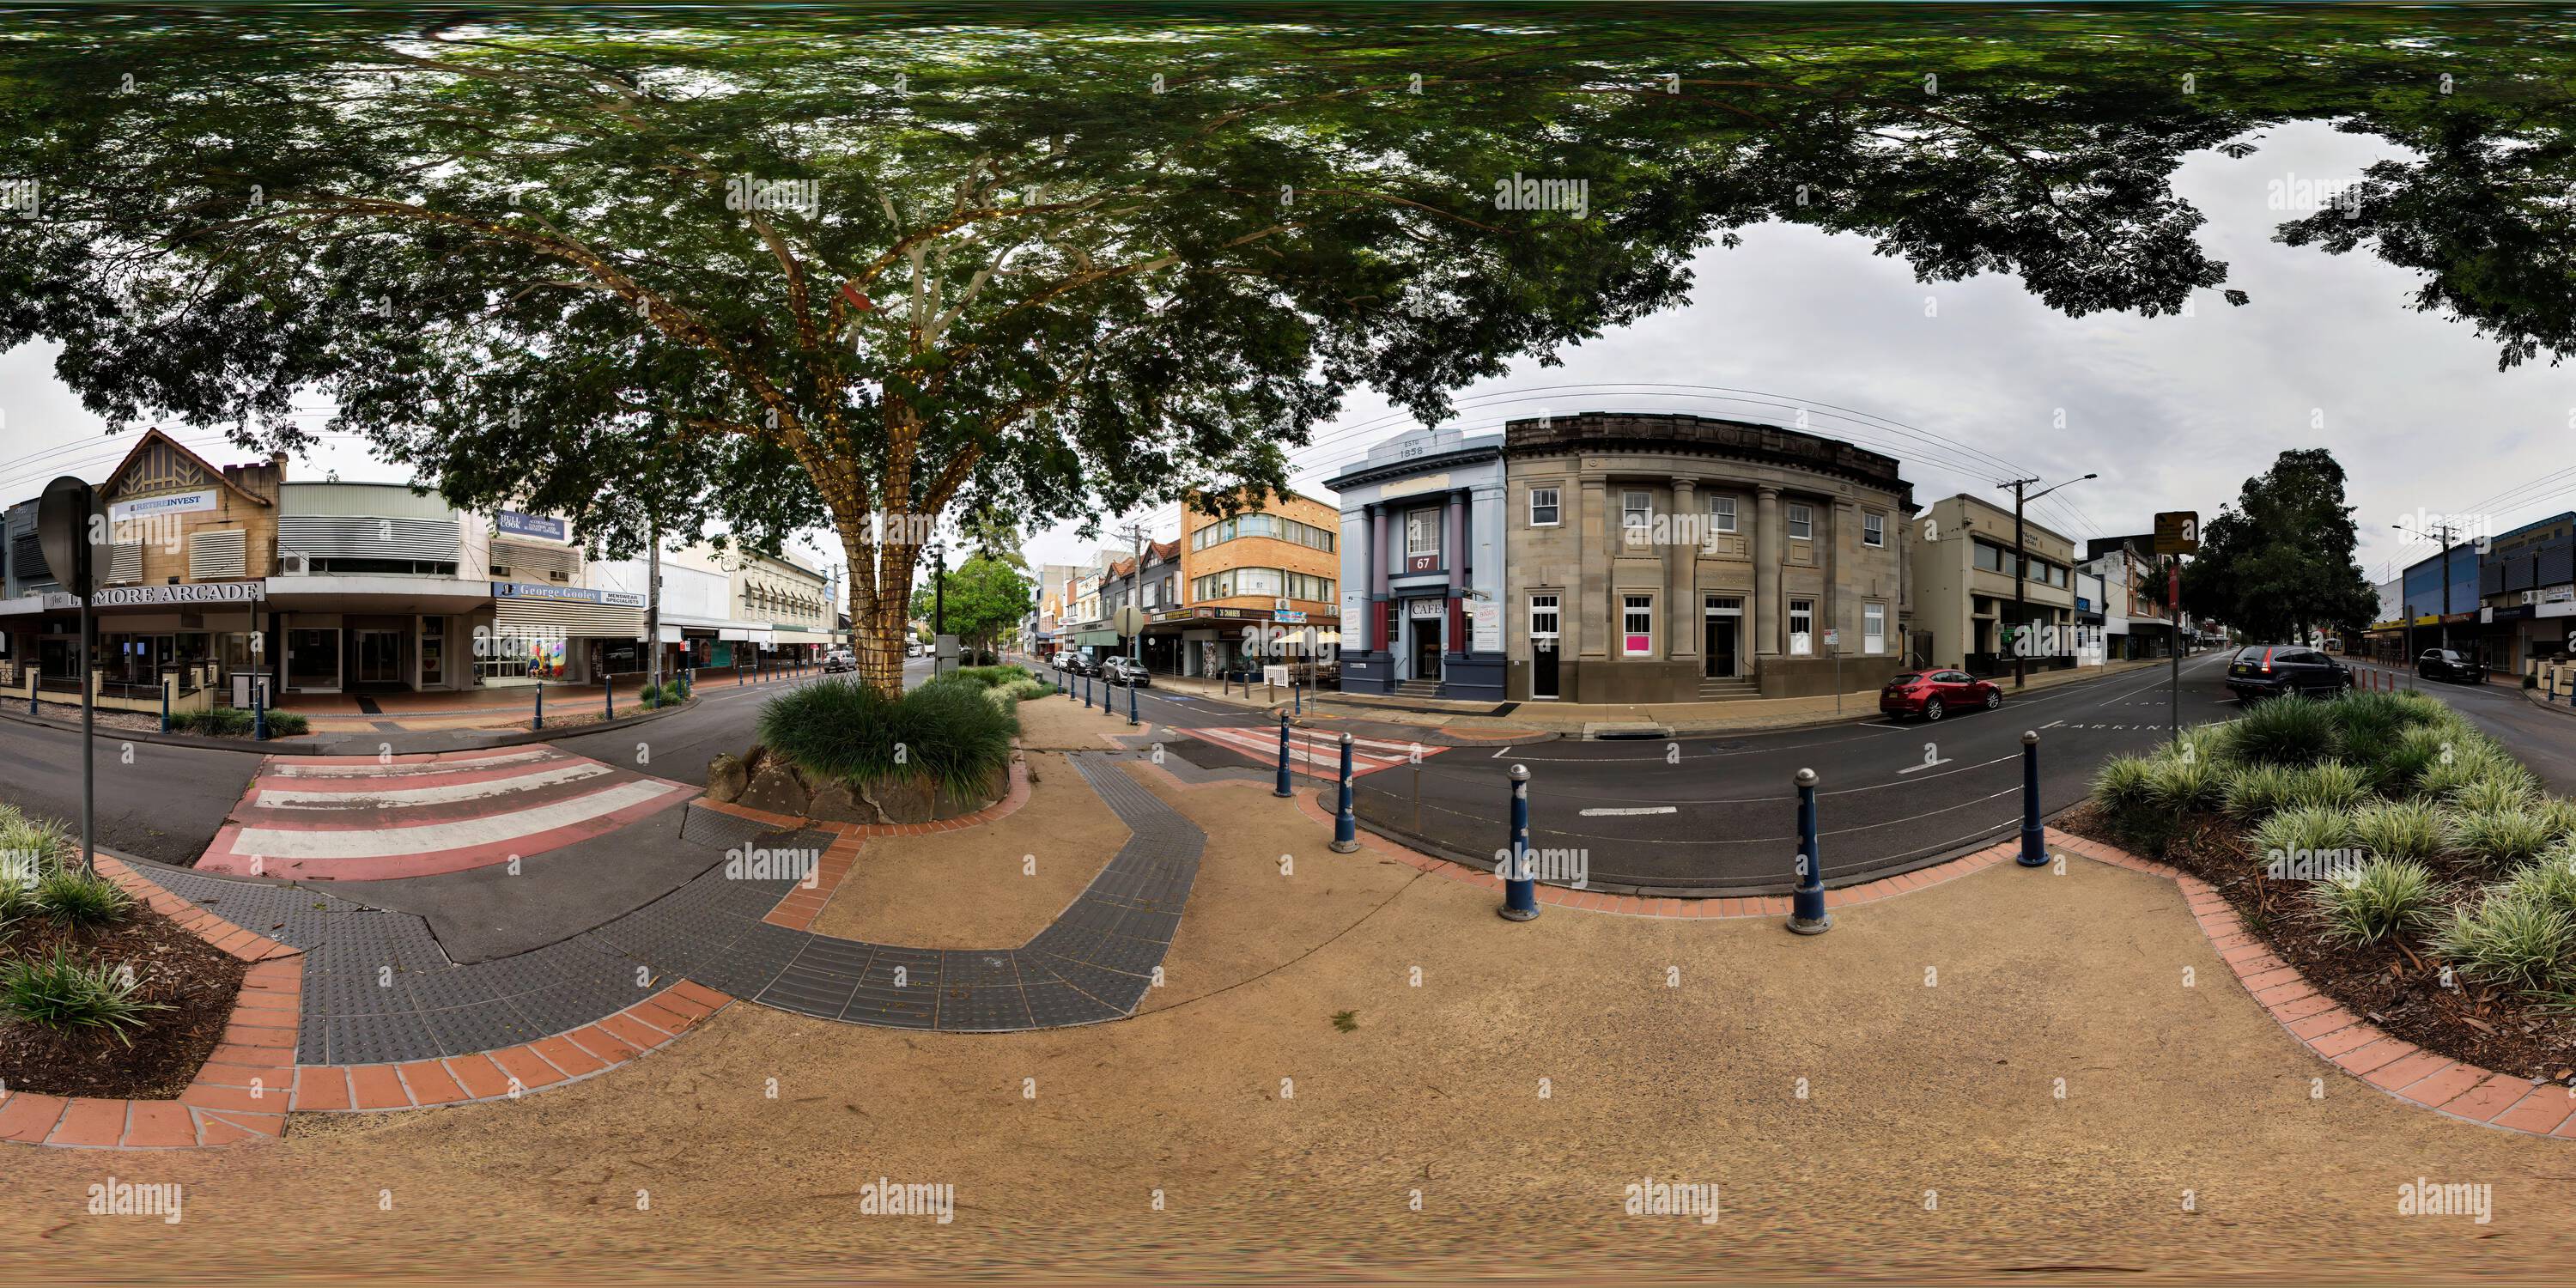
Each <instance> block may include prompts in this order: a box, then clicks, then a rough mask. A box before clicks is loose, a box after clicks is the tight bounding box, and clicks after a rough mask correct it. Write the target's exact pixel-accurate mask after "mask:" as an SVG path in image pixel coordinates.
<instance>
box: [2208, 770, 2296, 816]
mask: <svg viewBox="0 0 2576 1288" xmlns="http://www.w3.org/2000/svg"><path fill="white" fill-rule="evenodd" d="M2297 772H2298V771H2297V770H2294V769H2292V768H2290V767H2289V766H2287V765H2239V766H2237V767H2235V768H2234V769H2231V770H2229V771H2228V774H2227V797H2226V802H2225V808H2226V810H2227V815H2228V817H2230V818H2233V819H2236V820H2239V821H2240V822H2246V823H2255V822H2260V821H2261V820H2262V819H2263V817H2264V816H2265V815H2267V814H2270V813H2272V812H2273V811H2275V810H2278V809H2282V808H2285V807H2286V806H2288V805H2289V804H2290V789H2291V787H2292V786H2293V785H2294V783H2295V781H2296V780H2295V778H2294V777H2293V775H2295V774H2296V773H2297Z"/></svg>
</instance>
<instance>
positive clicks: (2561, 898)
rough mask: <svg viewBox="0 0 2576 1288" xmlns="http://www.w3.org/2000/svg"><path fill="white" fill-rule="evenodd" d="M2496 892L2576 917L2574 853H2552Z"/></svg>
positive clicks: (2563, 848)
mask: <svg viewBox="0 0 2576 1288" xmlns="http://www.w3.org/2000/svg"><path fill="white" fill-rule="evenodd" d="M2496 889H2497V890H2498V891H2500V892H2501V893H2503V894H2505V895H2507V896H2508V897H2511V898H2517V899H2537V900H2539V901H2540V902H2542V903H2545V904H2548V905H2550V906H2552V907H2555V908H2557V909H2559V910H2560V911H2563V912H2565V913H2567V914H2568V915H2569V916H2570V917H2576V851H2571V850H2569V849H2568V848H2567V847H2564V846H2561V847H2559V848H2557V849H2554V850H2551V851H2550V852H2549V853H2547V854H2544V855H2542V856H2541V857H2540V858H2539V859H2538V860H2537V861H2535V862H2533V863H2531V864H2530V865H2528V866H2526V867H2524V868H2523V869H2522V870H2520V871H2518V872H2516V873H2514V874H2513V875H2512V876H2511V877H2508V878H2506V879H2505V880H2504V882H2503V883H2502V884H2501V885H2499V886H2497V887H2496Z"/></svg>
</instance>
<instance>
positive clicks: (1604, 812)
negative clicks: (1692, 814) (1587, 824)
mask: <svg viewBox="0 0 2576 1288" xmlns="http://www.w3.org/2000/svg"><path fill="white" fill-rule="evenodd" d="M1578 812H1579V813H1581V814H1582V815H1583V817H1585V818H1606V817H1610V816H1614V815H1624V814H1678V813H1680V812H1681V811H1680V810H1679V809H1678V808H1676V807H1674V806H1671V805H1648V806H1645V807H1642V808H1639V809H1587V810H1581V811H1578Z"/></svg>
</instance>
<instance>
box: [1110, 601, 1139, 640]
mask: <svg viewBox="0 0 2576 1288" xmlns="http://www.w3.org/2000/svg"><path fill="white" fill-rule="evenodd" d="M1113 624H1114V627H1115V629H1116V630H1117V632H1118V633H1119V634H1121V635H1133V634H1135V633H1136V632H1138V631H1141V630H1143V629H1145V610H1144V609H1141V608H1138V607H1136V606H1135V605H1133V604H1130V605H1128V606H1127V607H1125V608H1122V609H1119V610H1118V615H1117V617H1116V618H1114V619H1113Z"/></svg>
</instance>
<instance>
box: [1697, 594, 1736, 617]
mask: <svg viewBox="0 0 2576 1288" xmlns="http://www.w3.org/2000/svg"><path fill="white" fill-rule="evenodd" d="M1701 615H1702V616H1706V617H1742V616H1744V600H1743V599H1742V598H1740V597H1738V596H1735V595H1711V596H1709V597H1708V598H1707V601H1706V602H1705V604H1704V606H1703V607H1702V608H1701Z"/></svg>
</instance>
